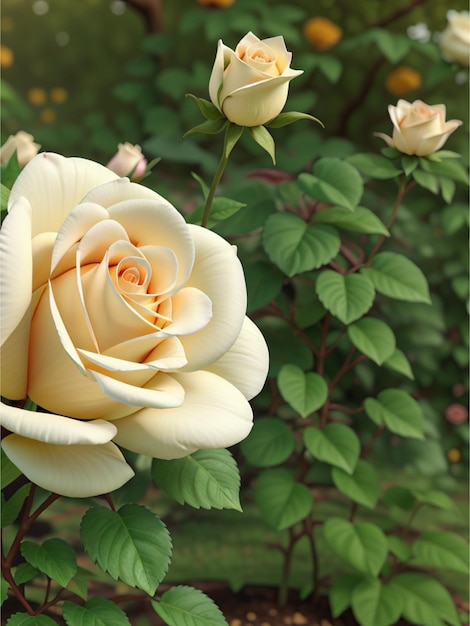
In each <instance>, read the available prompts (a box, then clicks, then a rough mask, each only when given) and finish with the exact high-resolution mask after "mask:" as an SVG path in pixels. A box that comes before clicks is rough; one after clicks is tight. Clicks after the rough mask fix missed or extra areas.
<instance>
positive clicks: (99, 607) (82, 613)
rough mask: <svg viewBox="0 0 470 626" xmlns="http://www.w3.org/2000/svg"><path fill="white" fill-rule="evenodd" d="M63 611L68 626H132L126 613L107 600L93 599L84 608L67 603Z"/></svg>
mask: <svg viewBox="0 0 470 626" xmlns="http://www.w3.org/2000/svg"><path fill="white" fill-rule="evenodd" d="M62 611H63V616H64V620H65V622H66V624H68V626H78V625H80V626H130V621H129V619H128V617H127V615H126V614H125V613H124V611H122V610H121V609H120V608H119V607H118V606H117V604H115V603H114V602H112V601H111V600H107V599H106V598H92V599H91V600H89V601H88V602H85V604H84V605H83V606H80V605H78V604H74V603H73V602H69V601H65V602H64V606H63V609H62Z"/></svg>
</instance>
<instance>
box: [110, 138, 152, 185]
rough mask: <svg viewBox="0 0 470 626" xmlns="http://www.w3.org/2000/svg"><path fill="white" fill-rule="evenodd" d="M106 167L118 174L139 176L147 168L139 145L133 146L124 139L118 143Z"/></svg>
mask: <svg viewBox="0 0 470 626" xmlns="http://www.w3.org/2000/svg"><path fill="white" fill-rule="evenodd" d="M106 167H107V168H109V169H110V170H112V171H113V172H114V173H115V174H117V175H118V176H129V177H132V178H140V177H141V176H143V175H144V174H145V170H146V169H147V160H146V158H145V157H144V155H143V154H142V149H141V147H140V146H137V145H136V146H134V145H132V144H131V143H129V142H128V141H126V142H125V143H120V144H119V145H118V151H117V152H116V154H115V155H114V156H113V158H112V159H111V160H110V161H109V163H108V164H107V165H106Z"/></svg>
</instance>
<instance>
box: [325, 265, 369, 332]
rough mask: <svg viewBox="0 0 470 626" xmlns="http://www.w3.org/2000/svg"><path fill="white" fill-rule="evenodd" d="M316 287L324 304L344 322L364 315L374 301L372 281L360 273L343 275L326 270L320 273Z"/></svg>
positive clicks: (346, 322)
mask: <svg viewBox="0 0 470 626" xmlns="http://www.w3.org/2000/svg"><path fill="white" fill-rule="evenodd" d="M315 288H316V291H317V294H318V297H319V298H320V300H321V302H322V304H323V306H324V307H325V308H326V309H328V311H330V313H332V314H333V315H334V316H335V317H337V318H338V319H339V320H341V321H342V322H343V324H350V323H351V322H353V321H354V320H357V319H358V318H359V317H362V316H363V315H364V314H365V313H367V311H368V310H369V309H370V307H371V306H372V303H373V302H374V295H375V293H374V288H373V286H372V283H371V282H370V281H369V280H368V278H367V277H365V276H360V275H359V274H347V275H342V274H340V273H338V272H335V271H333V270H325V271H323V272H322V273H321V274H320V275H319V277H318V279H317V282H316V285H315Z"/></svg>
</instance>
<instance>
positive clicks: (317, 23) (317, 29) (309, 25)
mask: <svg viewBox="0 0 470 626" xmlns="http://www.w3.org/2000/svg"><path fill="white" fill-rule="evenodd" d="M304 35H305V37H306V38H307V40H308V41H309V42H310V43H311V45H312V46H313V47H314V48H315V50H320V51H325V50H329V49H330V48H333V46H335V45H336V44H337V43H338V41H339V40H340V39H341V37H342V36H343V31H342V30H341V28H340V27H339V26H337V25H336V24H334V23H333V22H332V21H331V20H329V19H328V18H326V17H312V18H310V19H309V20H307V21H306V22H305V24H304Z"/></svg>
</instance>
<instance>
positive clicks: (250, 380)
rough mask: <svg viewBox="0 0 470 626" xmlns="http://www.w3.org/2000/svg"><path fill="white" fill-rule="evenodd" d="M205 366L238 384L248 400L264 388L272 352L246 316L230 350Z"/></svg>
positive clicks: (233, 383)
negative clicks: (270, 352)
mask: <svg viewBox="0 0 470 626" xmlns="http://www.w3.org/2000/svg"><path fill="white" fill-rule="evenodd" d="M206 369H207V370H208V371H209V372H213V373H214V374H217V375H218V376H220V377H221V378H225V379H226V380H228V381H229V382H231V383H232V385H235V387H236V388H237V389H239V390H240V391H241V392H242V393H243V395H244V396H245V398H246V399H247V400H250V399H251V398H254V396H256V395H257V394H258V393H259V392H260V391H261V389H262V388H263V385H264V383H265V381H266V376H267V375H268V369H269V352H268V347H267V345H266V341H265V340H264V337H263V335H262V334H261V331H260V330H259V328H258V327H257V326H256V324H254V323H253V322H252V321H251V320H250V318H249V317H245V321H244V323H243V328H242V332H241V333H240V336H239V337H238V339H237V340H236V342H235V343H234V344H233V346H232V347H231V348H230V350H229V351H228V352H226V353H225V354H224V355H223V356H222V357H221V358H220V359H219V360H218V361H216V362H215V363H213V364H212V365H210V366H209V367H208V368H206Z"/></svg>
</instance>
